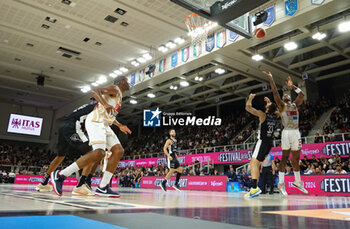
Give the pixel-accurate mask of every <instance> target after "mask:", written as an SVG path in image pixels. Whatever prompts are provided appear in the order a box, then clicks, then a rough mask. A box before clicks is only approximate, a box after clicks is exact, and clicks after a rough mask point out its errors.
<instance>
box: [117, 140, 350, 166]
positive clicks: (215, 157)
mask: <svg viewBox="0 0 350 229" xmlns="http://www.w3.org/2000/svg"><path fill="white" fill-rule="evenodd" d="M270 153H271V154H272V155H273V156H274V157H277V158H280V159H281V157H282V149H281V147H273V148H272V149H271V151H270ZM336 154H338V155H340V156H341V157H348V156H349V155H350V141H344V142H327V143H316V144H307V145H303V147H302V149H301V156H300V157H301V158H303V157H304V156H306V157H307V158H309V159H311V158H312V156H316V157H317V158H320V157H321V156H324V157H326V158H328V157H329V156H330V155H336ZM251 155H252V150H251V149H249V150H235V151H226V152H215V153H203V154H191V155H179V156H178V160H179V162H180V164H181V165H184V164H193V163H194V162H195V161H199V162H208V161H209V162H210V163H214V164H228V163H230V164H232V163H247V162H249V161H250V159H251ZM159 165H167V160H166V158H165V157H154V158H145V159H135V160H124V161H120V162H119V164H118V167H120V168H125V167H140V166H142V167H145V166H159Z"/></svg>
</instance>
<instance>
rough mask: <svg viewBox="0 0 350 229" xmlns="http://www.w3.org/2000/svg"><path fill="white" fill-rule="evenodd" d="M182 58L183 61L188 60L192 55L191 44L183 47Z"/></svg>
mask: <svg viewBox="0 0 350 229" xmlns="http://www.w3.org/2000/svg"><path fill="white" fill-rule="evenodd" d="M181 53H182V55H181V59H182V62H186V61H187V60H188V58H189V57H190V46H187V47H186V48H183V49H182V50H181Z"/></svg>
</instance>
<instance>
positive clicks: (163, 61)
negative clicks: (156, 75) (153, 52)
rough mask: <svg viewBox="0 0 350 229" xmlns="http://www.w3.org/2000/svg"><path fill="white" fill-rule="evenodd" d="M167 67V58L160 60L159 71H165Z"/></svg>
mask: <svg viewBox="0 0 350 229" xmlns="http://www.w3.org/2000/svg"><path fill="white" fill-rule="evenodd" d="M165 68H166V58H164V59H162V60H160V61H159V72H164V71H165Z"/></svg>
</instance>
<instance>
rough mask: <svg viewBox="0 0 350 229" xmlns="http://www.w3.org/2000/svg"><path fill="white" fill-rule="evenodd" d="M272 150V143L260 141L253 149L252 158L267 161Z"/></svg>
mask: <svg viewBox="0 0 350 229" xmlns="http://www.w3.org/2000/svg"><path fill="white" fill-rule="evenodd" d="M271 148H272V141H264V140H258V141H257V142H256V143H255V145H254V148H253V152H252V157H253V158H255V159H257V160H258V161H260V162H263V161H264V160H265V157H266V155H268V154H269V152H270V150H271Z"/></svg>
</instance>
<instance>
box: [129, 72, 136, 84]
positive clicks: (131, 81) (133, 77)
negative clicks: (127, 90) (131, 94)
mask: <svg viewBox="0 0 350 229" xmlns="http://www.w3.org/2000/svg"><path fill="white" fill-rule="evenodd" d="M135 75H136V74H135V73H133V74H131V78H130V85H131V86H134V84H135Z"/></svg>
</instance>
